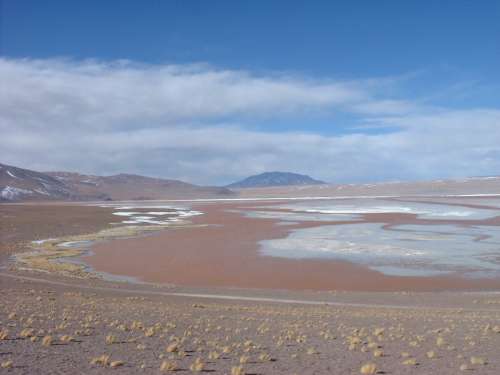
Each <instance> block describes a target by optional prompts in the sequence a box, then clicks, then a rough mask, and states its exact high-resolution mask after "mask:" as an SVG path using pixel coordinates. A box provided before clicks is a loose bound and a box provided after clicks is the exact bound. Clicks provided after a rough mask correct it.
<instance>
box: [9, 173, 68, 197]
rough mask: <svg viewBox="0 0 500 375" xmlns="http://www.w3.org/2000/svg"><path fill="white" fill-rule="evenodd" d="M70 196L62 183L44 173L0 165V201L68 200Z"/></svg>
mask: <svg viewBox="0 0 500 375" xmlns="http://www.w3.org/2000/svg"><path fill="white" fill-rule="evenodd" d="M71 195H72V193H71V190H70V189H69V188H68V187H67V186H66V185H65V184H64V183H62V182H61V181H59V180H57V179H55V178H53V177H51V176H49V175H47V174H45V173H40V172H35V171H30V170H28V169H22V168H17V167H13V166H10V165H5V164H0V201H19V200H47V199H57V200H68V199H70V197H71Z"/></svg>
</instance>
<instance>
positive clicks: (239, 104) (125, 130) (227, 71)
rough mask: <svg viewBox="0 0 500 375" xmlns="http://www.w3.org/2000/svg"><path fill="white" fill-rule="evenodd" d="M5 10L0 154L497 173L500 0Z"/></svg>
mask: <svg viewBox="0 0 500 375" xmlns="http://www.w3.org/2000/svg"><path fill="white" fill-rule="evenodd" d="M0 3H1V15H0V17H1V18H0V23H1V25H0V26H1V30H0V31H1V34H0V37H1V40H0V54H1V60H0V78H2V82H4V83H5V89H6V91H5V93H6V95H3V96H0V109H1V110H2V113H3V114H2V115H0V116H1V118H0V119H1V120H2V122H1V123H0V130H1V131H2V133H3V134H7V136H6V137H2V138H3V141H0V143H3V144H0V146H2V147H1V150H0V158H1V159H2V161H3V162H11V163H13V164H14V163H15V164H18V165H21V166H25V167H32V168H37V169H76V170H81V171H84V172H88V173H117V172H121V171H126V172H134V173H142V174H146V175H153V176H163V177H172V178H182V179H185V180H188V181H191V182H198V183H226V182H230V181H231V180H232V179H236V178H239V177H243V176H245V175H247V174H250V173H257V172H261V171H264V170H276V169H285V170H295V171H298V172H303V173H309V174H312V175H314V176H315V177H318V178H322V179H325V180H328V181H332V182H362V181H380V180H386V179H402V180H408V179H409V180H411V179H427V178H440V177H461V176H466V175H485V174H486V175H488V174H500V172H499V171H500V148H499V146H497V145H496V143H498V144H500V122H499V118H500V114H499V111H500V108H499V107H500V103H499V99H498V98H499V95H498V93H499V92H500V90H499V89H500V74H499V73H500V72H499V70H500V69H499V66H500V56H499V54H500V22H498V20H499V19H500V2H498V1H481V2H472V1H439V2H435V1H404V2H402V1H349V2H335V1H324V2H322V1H315V2H305V1H301V2H299V1H141V2H139V1H104V2H103V1H85V2H83V1H82V2H67V1H46V2H40V1H23V0H17V1H13V0H3V1H2V0H0ZM138 95H141V97H140V98H138ZM211 135H215V136H214V138H215V139H211V138H212V136H211ZM58 137H65V139H68V138H70V139H73V143H72V144H71V147H69V146H68V147H65V146H64V145H63V143H64V142H63V141H62V140H61V139H58ZM131 139H132V140H135V139H136V140H137V141H134V142H132V141H131ZM103 140H106V141H103ZM118 140H119V141H118ZM217 141H218V142H217ZM228 143H230V145H228ZM54 148H57V149H58V150H57V151H56V152H52V153H50V155H48V153H47V150H50V149H54ZM82 154H85V155H87V156H86V157H85V158H83V157H82ZM346 164H347V165H349V167H348V168H346Z"/></svg>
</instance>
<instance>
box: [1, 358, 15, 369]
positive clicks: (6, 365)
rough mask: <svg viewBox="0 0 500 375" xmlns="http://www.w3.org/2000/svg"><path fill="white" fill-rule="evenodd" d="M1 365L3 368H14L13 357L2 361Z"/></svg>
mask: <svg viewBox="0 0 500 375" xmlns="http://www.w3.org/2000/svg"><path fill="white" fill-rule="evenodd" d="M0 367H1V368H12V367H14V362H12V360H11V359H8V360H6V361H3V362H2V363H0Z"/></svg>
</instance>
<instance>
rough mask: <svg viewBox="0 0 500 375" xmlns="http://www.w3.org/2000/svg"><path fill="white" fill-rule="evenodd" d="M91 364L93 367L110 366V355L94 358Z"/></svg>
mask: <svg viewBox="0 0 500 375" xmlns="http://www.w3.org/2000/svg"><path fill="white" fill-rule="evenodd" d="M90 363H91V364H93V365H101V366H107V365H108V364H109V355H107V354H103V355H101V356H99V357H95V358H92V360H91V361H90Z"/></svg>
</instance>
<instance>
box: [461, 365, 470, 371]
mask: <svg viewBox="0 0 500 375" xmlns="http://www.w3.org/2000/svg"><path fill="white" fill-rule="evenodd" d="M468 369H469V365H467V363H464V364H461V365H460V371H467V370H468Z"/></svg>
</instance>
